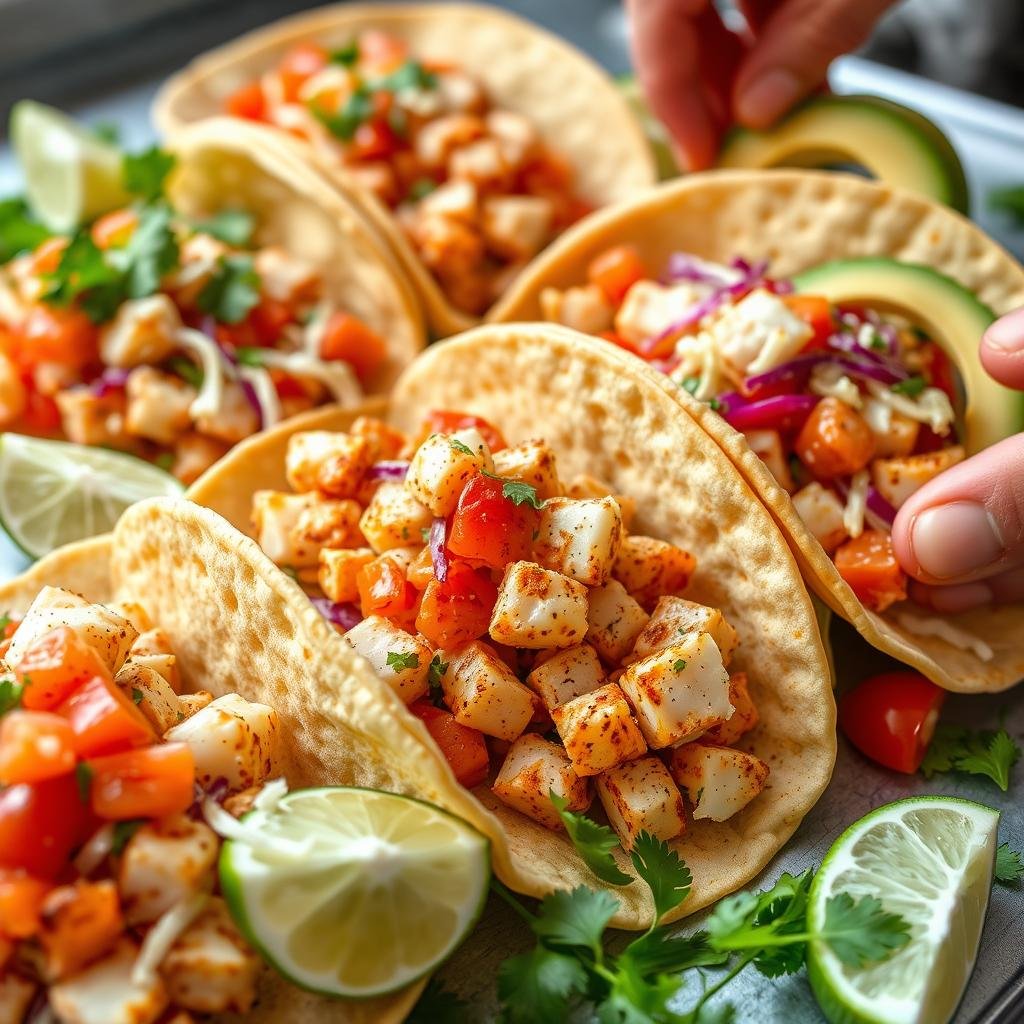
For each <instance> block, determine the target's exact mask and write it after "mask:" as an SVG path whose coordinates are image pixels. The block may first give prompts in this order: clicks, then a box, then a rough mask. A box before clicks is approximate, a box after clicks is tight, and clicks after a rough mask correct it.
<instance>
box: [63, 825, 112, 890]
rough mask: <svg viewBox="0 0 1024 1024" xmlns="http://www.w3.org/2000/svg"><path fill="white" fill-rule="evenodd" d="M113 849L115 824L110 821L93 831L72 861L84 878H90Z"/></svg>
mask: <svg viewBox="0 0 1024 1024" xmlns="http://www.w3.org/2000/svg"><path fill="white" fill-rule="evenodd" d="M113 849H114V824H113V822H110V821H108V822H107V823H106V824H105V825H101V826H100V827H99V828H98V829H97V830H96V831H95V832H93V834H92V835H91V836H90V837H89V838H88V839H87V840H86V841H85V844H84V845H83V846H82V848H81V849H80V850H79V851H78V855H77V856H76V857H75V859H74V861H73V862H72V863H73V864H74V868H75V870H76V871H77V872H78V873H79V874H80V875H81V876H82V877H83V878H88V877H89V875H91V874H92V873H93V872H94V871H95V870H96V869H97V868H98V867H99V866H100V865H101V864H102V863H103V862H104V861H105V860H106V859H107V857H108V856H109V855H110V852H111V850H113Z"/></svg>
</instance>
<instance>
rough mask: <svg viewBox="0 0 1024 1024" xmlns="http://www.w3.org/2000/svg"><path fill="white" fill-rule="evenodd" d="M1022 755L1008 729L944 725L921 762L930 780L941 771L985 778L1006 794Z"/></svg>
mask: <svg viewBox="0 0 1024 1024" xmlns="http://www.w3.org/2000/svg"><path fill="white" fill-rule="evenodd" d="M1020 753H1021V751H1020V747H1019V746H1018V745H1017V743H1016V742H1014V740H1013V738H1012V737H1011V736H1010V734H1009V733H1008V732H1007V731H1006V730H1005V729H999V730H998V731H996V732H992V731H989V730H978V729H967V728H965V727H963V726H959V725H949V724H946V723H941V724H940V725H939V727H938V728H937V729H936V730H935V735H934V736H933V737H932V742H931V745H930V746H929V747H928V752H927V753H926V754H925V757H924V760H923V761H922V762H921V771H922V772H923V773H924V776H925V778H928V779H930V778H931V777H932V776H933V775H935V774H936V773H941V772H963V773H965V774H968V775H982V776H985V777H987V778H989V779H991V780H992V781H993V782H994V783H995V784H996V785H997V786H998V787H999V788H1000V789H1001V790H1002V791H1003V792H1004V793H1005V792H1006V791H1007V789H1008V788H1009V786H1010V771H1011V770H1012V768H1013V766H1014V765H1015V764H1016V763H1017V761H1018V760H1019V759H1020Z"/></svg>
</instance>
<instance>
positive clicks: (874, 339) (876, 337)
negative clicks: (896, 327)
mask: <svg viewBox="0 0 1024 1024" xmlns="http://www.w3.org/2000/svg"><path fill="white" fill-rule="evenodd" d="M868 347H869V348H873V349H874V350H875V351H876V352H887V351H888V350H889V346H888V345H886V343H885V338H883V337H882V336H881V335H880V334H879V333H878V331H872V332H871V340H870V341H869V342H868Z"/></svg>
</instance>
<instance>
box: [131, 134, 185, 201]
mask: <svg viewBox="0 0 1024 1024" xmlns="http://www.w3.org/2000/svg"><path fill="white" fill-rule="evenodd" d="M176 162H177V157H175V156H174V154H173V153H168V152H167V150H164V149H161V148H160V147H159V146H151V147H150V148H149V149H144V150H143V151H142V152H141V153H125V155H124V156H123V157H122V158H121V183H122V184H123V185H124V188H125V191H126V192H130V193H131V194H132V195H133V196H138V198H140V199H142V200H143V201H144V202H152V201H153V200H154V199H158V198H159V197H160V196H162V195H163V194H164V185H165V184H166V182H167V176H168V175H169V174H170V173H171V171H172V170H173V169H174V165H175V163H176Z"/></svg>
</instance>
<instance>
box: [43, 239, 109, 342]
mask: <svg viewBox="0 0 1024 1024" xmlns="http://www.w3.org/2000/svg"><path fill="white" fill-rule="evenodd" d="M45 279H46V281H47V288H46V291H45V293H44V295H43V298H44V300H45V301H46V302H48V303H51V304H52V305H55V306H67V305H69V304H70V303H72V302H74V301H76V300H77V301H78V302H79V303H80V305H81V307H82V309H83V310H84V311H85V314H86V315H87V316H88V317H89V319H90V320H92V322H93V323H103V321H105V320H109V319H110V318H111V317H112V316H113V315H114V313H115V312H116V311H117V307H118V306H119V305H120V304H121V303H122V302H123V301H124V275H123V274H122V272H121V271H120V270H118V268H117V267H115V266H113V265H112V264H110V263H108V262H107V261H106V260H105V259H104V257H103V252H102V250H101V249H100V248H99V247H98V246H97V245H96V243H95V242H94V241H93V240H92V235H91V234H90V233H89V232H88V231H79V232H77V233H76V234H75V235H74V236H73V237H72V239H71V240H70V241H69V242H68V244H67V246H66V247H65V249H64V251H63V252H62V253H61V257H60V262H59V263H58V264H57V268H56V269H55V270H54V271H53V272H52V273H49V274H47V275H45Z"/></svg>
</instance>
